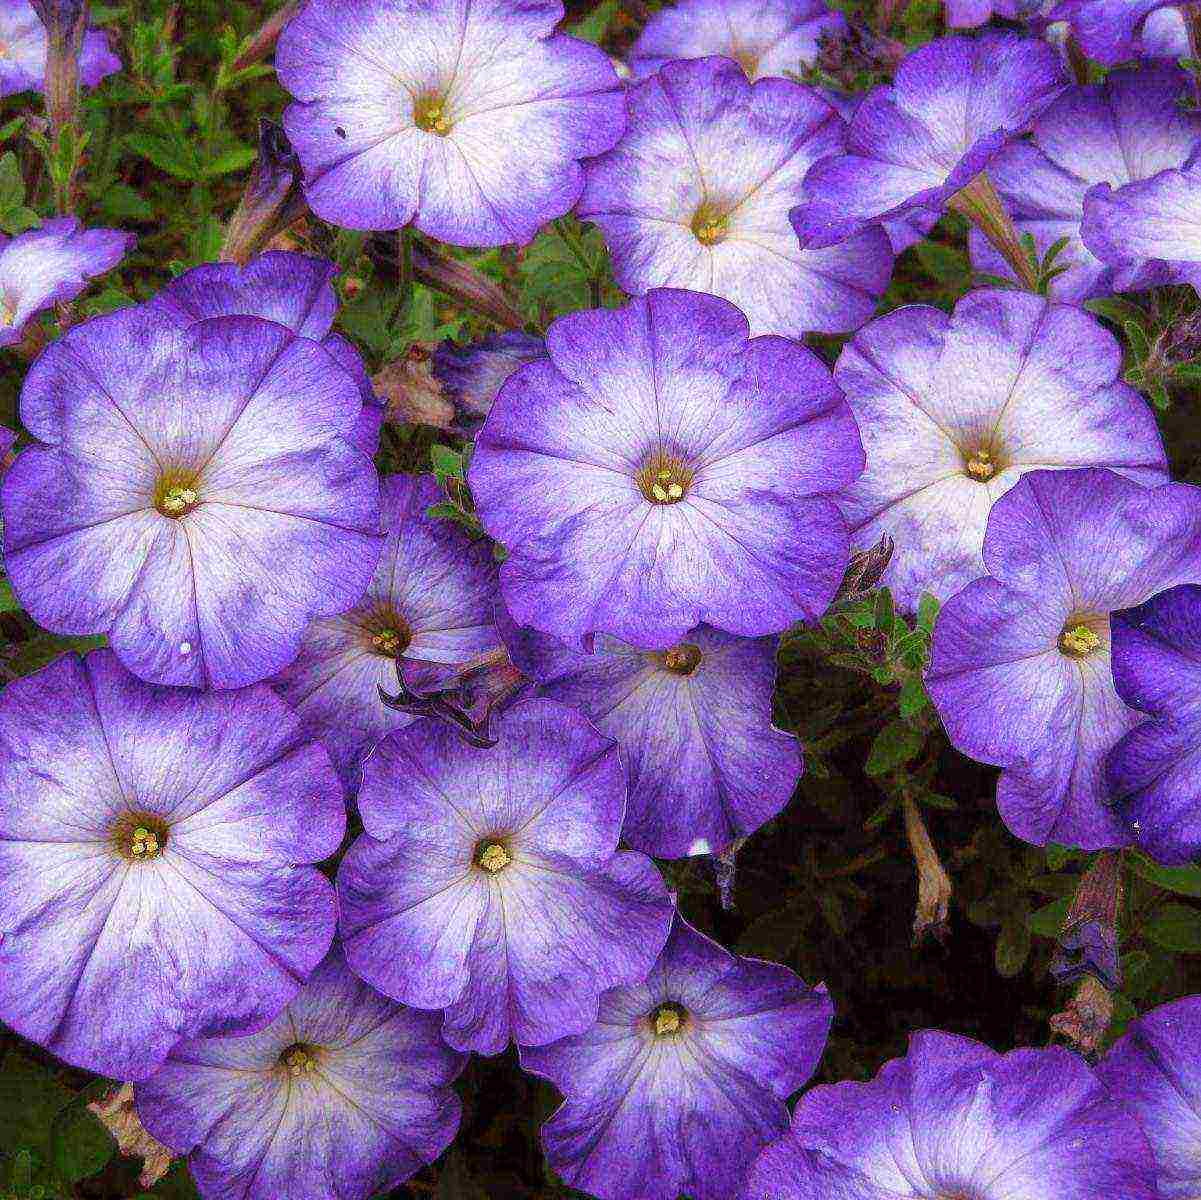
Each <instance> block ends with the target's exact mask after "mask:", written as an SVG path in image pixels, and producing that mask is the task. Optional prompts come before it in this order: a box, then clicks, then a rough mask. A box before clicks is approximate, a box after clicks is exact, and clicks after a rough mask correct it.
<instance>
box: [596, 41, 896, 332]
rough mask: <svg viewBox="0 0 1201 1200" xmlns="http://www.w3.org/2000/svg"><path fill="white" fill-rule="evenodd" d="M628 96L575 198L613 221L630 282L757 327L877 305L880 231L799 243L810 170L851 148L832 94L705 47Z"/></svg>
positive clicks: (887, 249)
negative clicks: (745, 67) (611, 140)
mask: <svg viewBox="0 0 1201 1200" xmlns="http://www.w3.org/2000/svg"><path fill="white" fill-rule="evenodd" d="M629 106H630V123H629V128H628V129H627V130H626V132H625V135H624V136H623V137H622V139H621V140H620V141H619V142H618V143H617V145H616V146H615V147H614V148H613V149H612V150H610V151H609V152H608V153H607V154H604V155H602V156H600V157H599V158H596V159H593V160H592V161H591V162H590V163H589V164H588V168H587V182H586V184H585V186H584V192H583V195H582V196H581V197H580V204H579V209H578V211H579V215H580V217H581V218H583V219H584V220H587V221H594V222H595V223H596V224H597V225H598V226H600V228H601V230H602V231H603V233H604V235H605V241H606V243H607V244H608V246H609V250H610V253H611V254H612V257H613V273H614V276H615V278H616V280H617V282H618V284H619V285H620V286H621V287H622V288H624V289H625V291H627V292H630V293H631V294H634V295H642V294H644V293H645V292H646V291H647V290H648V289H650V288H656V287H680V288H691V289H693V290H694V291H698V292H708V293H711V294H712V295H716V296H721V297H723V298H724V299H726V300H729V301H731V302H732V303H734V304H736V305H737V306H738V307H739V308H740V309H742V311H743V312H744V313H745V314H746V317H747V319H748V320H749V321H750V326H751V333H752V334H760V333H781V334H786V335H788V336H790V337H798V338H799V337H800V336H801V335H802V334H804V333H806V332H809V331H818V332H822V333H834V332H838V331H840V330H846V329H854V328H856V327H857V326H859V325H862V324H863V322H864V321H866V320H867V319H868V317H870V316H871V314H872V313H873V312H874V311H875V307H876V303H877V301H878V300H879V299H880V296H881V294H882V293H883V291H884V289H885V287H886V286H887V285H888V279H889V276H890V275H891V273H892V247H891V245H890V244H889V242H888V239H887V238H886V237H885V236H884V235H883V233H882V232H881V230H879V229H864V230H863V231H862V232H859V233H856V234H855V236H853V237H851V238H849V239H848V240H846V241H845V242H843V243H842V244H841V245H838V246H827V247H824V248H821V249H812V248H809V249H802V248H801V247H800V246H798V245H797V240H796V235H795V234H794V232H793V229H792V226H791V224H790V222H789V213H790V211H791V210H792V209H793V208H794V207H795V206H796V205H797V204H799V203H800V202H801V201H802V200H803V199H804V198H805V194H806V193H805V186H804V181H805V176H806V172H808V171H809V169H810V167H812V166H813V164H814V163H815V162H818V161H819V160H821V159H824V158H827V157H829V156H830V155H837V154H841V153H843V152H844V149H845V145H846V126H845V125H844V124H843V121H842V120H841V118H840V117H839V115H838V114H837V112H836V111H835V110H834V109H833V108H832V107H831V105H830V104H829V103H828V102H827V101H826V100H825V99H823V97H822V96H821V95H819V94H818V93H817V92H816V91H814V90H813V89H812V88H808V87H805V86H803V85H802V84H799V83H793V82H792V81H791V80H788V79H777V78H771V79H761V80H760V81H759V82H758V83H755V84H751V83H749V82H748V81H747V78H746V76H745V75H744V74H743V73H742V71H741V70H740V69H739V67H738V66H737V64H736V63H733V62H731V61H730V60H729V59H721V58H707V59H701V60H698V61H694V62H674V63H669V64H668V65H666V66H665V67H663V68H662V69H661V70H660V71H659V72H658V73H657V74H655V75H653V76H651V77H650V78H648V79H646V80H645V81H643V82H642V83H639V84H635V85H633V86H632V87H631V88H630V91H629ZM733 147H737V153H733V152H732V148H733Z"/></svg>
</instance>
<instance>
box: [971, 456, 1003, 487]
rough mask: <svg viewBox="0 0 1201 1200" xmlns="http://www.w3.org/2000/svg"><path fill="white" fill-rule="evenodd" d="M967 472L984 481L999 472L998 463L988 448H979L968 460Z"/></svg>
mask: <svg viewBox="0 0 1201 1200" xmlns="http://www.w3.org/2000/svg"><path fill="white" fill-rule="evenodd" d="M967 473H968V474H969V475H970V476H971V477H972V478H973V479H979V480H980V481H981V482H982V483H983V482H984V481H985V480H987V479H991V478H992V477H993V476H994V475H995V474H996V473H997V464H996V463H995V462H993V458H992V455H991V454H990V453H989V452H988V451H987V450H977V451H976V452H975V453H974V454H973V455H972V456H971V457H970V458H969V459H968V460H967Z"/></svg>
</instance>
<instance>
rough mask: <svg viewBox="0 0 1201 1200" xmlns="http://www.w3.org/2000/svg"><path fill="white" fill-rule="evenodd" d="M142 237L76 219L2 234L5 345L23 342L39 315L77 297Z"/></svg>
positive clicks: (0, 325) (1, 338) (0, 323)
mask: <svg viewBox="0 0 1201 1200" xmlns="http://www.w3.org/2000/svg"><path fill="white" fill-rule="evenodd" d="M136 240H137V239H136V238H135V237H134V235H133V234H132V233H122V232H121V231H120V230H119V229H81V228H80V226H79V222H78V221H77V220H75V218H74V217H63V218H61V219H59V220H54V221H46V222H45V223H44V224H43V225H41V226H40V227H39V228H37V229H30V230H28V231H26V232H25V233H21V234H18V235H17V236H16V237H14V238H9V237H5V236H4V235H3V234H0V346H11V345H13V343H15V342H19V341H20V340H21V335H22V334H23V333H24V332H25V326H26V325H27V324H28V323H29V319H30V318H31V317H32V316H34V315H35V314H36V313H39V312H41V311H42V310H43V309H46V308H49V307H50V306H51V305H53V304H65V303H66V302H67V301H68V300H74V299H75V297H76V296H78V295H79V293H80V292H82V291H83V289H84V288H86V287H87V286H88V281H89V280H91V279H93V278H94V277H95V276H97V275H103V274H104V273H105V272H106V271H111V270H112V269H113V268H114V267H115V266H116V265H117V264H118V263H119V262H120V261H121V260H122V259H123V258H124V257H125V255H126V254H128V253H129V251H130V248H131V247H132V246H133V244H134V242H135V241H136Z"/></svg>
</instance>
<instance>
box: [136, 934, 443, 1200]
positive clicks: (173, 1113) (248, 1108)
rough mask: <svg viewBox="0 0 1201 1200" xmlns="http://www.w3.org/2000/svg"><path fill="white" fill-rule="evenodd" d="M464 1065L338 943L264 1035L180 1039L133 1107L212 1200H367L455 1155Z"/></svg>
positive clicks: (433, 1024) (434, 1028) (432, 1026)
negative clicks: (354, 965) (359, 970)
mask: <svg viewBox="0 0 1201 1200" xmlns="http://www.w3.org/2000/svg"><path fill="white" fill-rule="evenodd" d="M465 1063H466V1058H465V1056H464V1055H462V1054H457V1053H455V1051H453V1050H451V1049H450V1047H448V1046H447V1045H445V1043H443V1041H442V1040H441V1038H440V1037H439V1036H438V1023H437V1018H436V1017H435V1016H434V1015H433V1014H431V1013H420V1012H414V1011H413V1010H412V1009H410V1008H404V1007H403V1006H401V1005H399V1004H394V1003H393V1002H392V1001H391V1000H387V999H385V998H384V997H383V996H381V995H379V994H378V993H376V992H373V991H372V990H371V989H370V988H369V987H367V986H366V985H365V984H364V983H362V982H361V981H360V980H358V979H356V978H355V976H354V975H353V974H352V973H351V972H350V971H349V970H348V969H347V967H346V963H345V961H344V959H343V957H342V953H341V950H340V949H338V947H337V946H335V947H334V949H333V950H331V951H330V954H329V956H328V957H327V958H326V959H325V961H324V962H323V963H322V964H321V965H320V966H319V967H318V968H317V969H316V971H314V972H313V975H312V978H310V979H309V981H308V983H306V984H305V986H304V987H303V988H302V989H301V991H300V993H299V994H298V995H297V996H296V998H295V999H294V1000H292V1002H291V1003H290V1004H289V1005H288V1007H287V1008H286V1009H285V1010H284V1011H283V1012H282V1013H281V1014H280V1015H279V1016H278V1017H277V1018H276V1019H275V1020H274V1021H273V1022H272V1023H271V1024H270V1025H268V1026H267V1027H266V1028H265V1029H261V1030H259V1031H258V1032H257V1033H253V1034H251V1035H250V1036H249V1037H211V1038H195V1039H189V1040H187V1041H184V1042H181V1043H180V1044H179V1045H178V1046H176V1047H175V1049H174V1050H173V1051H172V1052H171V1056H170V1057H169V1058H168V1059H167V1061H166V1063H165V1064H164V1066H163V1068H162V1070H160V1071H159V1072H158V1073H157V1074H156V1075H154V1076H153V1078H151V1079H149V1080H148V1081H147V1082H145V1083H142V1084H139V1085H138V1087H137V1088H136V1090H135V1093H134V1096H135V1101H136V1103H137V1108H138V1113H139V1115H140V1116H141V1118H142V1121H143V1123H144V1124H145V1125H146V1128H147V1129H149V1130H150V1132H151V1133H153V1134H154V1136H155V1137H157V1138H158V1139H159V1140H160V1141H163V1142H165V1143H166V1144H167V1145H169V1146H172V1147H173V1148H174V1149H176V1150H178V1151H180V1152H181V1153H182V1152H187V1153H188V1156H189V1157H188V1166H189V1169H190V1171H191V1173H192V1177H193V1179H194V1180H195V1182H196V1187H197V1190H198V1191H199V1192H200V1195H201V1196H202V1197H204V1198H205V1200H218V1198H220V1200H225V1198H227V1197H233V1196H237V1197H240V1198H241V1200H278V1198H280V1197H293V1196H295V1197H301V1196H303V1197H304V1200H368V1198H369V1197H371V1196H376V1195H382V1194H383V1193H384V1192H387V1191H390V1190H391V1189H392V1188H394V1187H396V1186H398V1185H399V1184H401V1183H403V1182H404V1181H405V1180H406V1179H408V1178H409V1177H410V1176H411V1175H413V1174H415V1173H416V1172H417V1171H419V1170H420V1169H421V1168H422V1167H423V1166H425V1165H426V1164H427V1163H431V1162H433V1161H434V1160H435V1159H436V1158H437V1157H438V1156H439V1155H440V1154H441V1153H442V1152H443V1151H444V1150H445V1149H446V1148H447V1147H448V1146H449V1145H450V1143H451V1141H452V1140H453V1139H454V1136H455V1132H456V1131H457V1130H458V1127H459V1118H460V1115H461V1109H462V1106H461V1104H460V1102H459V1098H458V1097H457V1096H456V1095H455V1093H454V1091H453V1090H452V1089H451V1088H450V1086H449V1085H450V1083H451V1082H452V1081H453V1080H454V1079H455V1077H456V1076H457V1075H458V1074H459V1072H460V1071H462V1069H463V1067H464V1065H465Z"/></svg>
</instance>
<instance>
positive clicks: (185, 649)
mask: <svg viewBox="0 0 1201 1200" xmlns="http://www.w3.org/2000/svg"><path fill="white" fill-rule="evenodd" d="M179 652H180V654H191V653H192V643H191V642H180V643H179Z"/></svg>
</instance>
